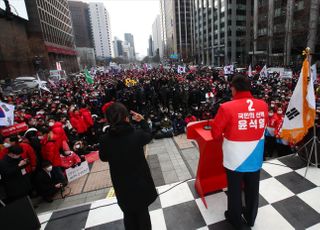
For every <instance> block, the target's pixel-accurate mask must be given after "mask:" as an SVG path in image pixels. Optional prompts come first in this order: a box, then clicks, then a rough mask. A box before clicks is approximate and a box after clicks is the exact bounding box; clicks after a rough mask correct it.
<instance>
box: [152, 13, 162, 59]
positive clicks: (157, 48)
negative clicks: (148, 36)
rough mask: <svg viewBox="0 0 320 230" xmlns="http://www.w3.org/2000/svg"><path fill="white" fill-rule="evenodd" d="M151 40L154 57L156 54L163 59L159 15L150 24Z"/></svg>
mask: <svg viewBox="0 0 320 230" xmlns="http://www.w3.org/2000/svg"><path fill="white" fill-rule="evenodd" d="M152 38H153V50H154V55H156V54H157V53H158V54H159V56H160V57H161V58H162V57H163V47H162V38H161V18H160V15H158V16H157V17H156V19H155V20H154V22H153V24H152Z"/></svg>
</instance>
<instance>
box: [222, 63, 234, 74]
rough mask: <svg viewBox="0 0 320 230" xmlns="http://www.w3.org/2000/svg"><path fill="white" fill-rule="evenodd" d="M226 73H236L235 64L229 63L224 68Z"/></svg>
mask: <svg viewBox="0 0 320 230" xmlns="http://www.w3.org/2000/svg"><path fill="white" fill-rule="evenodd" d="M223 70H224V74H225V75H227V74H233V73H234V66H233V65H227V66H225V67H224V68H223Z"/></svg>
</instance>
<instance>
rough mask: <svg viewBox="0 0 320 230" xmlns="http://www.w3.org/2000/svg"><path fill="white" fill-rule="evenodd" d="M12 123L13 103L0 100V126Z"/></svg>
mask: <svg viewBox="0 0 320 230" xmlns="http://www.w3.org/2000/svg"><path fill="white" fill-rule="evenodd" d="M13 124H14V105H10V104H7V103H4V102H2V101H0V126H11V125H13Z"/></svg>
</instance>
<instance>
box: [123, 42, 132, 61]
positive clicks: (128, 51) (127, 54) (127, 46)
mask: <svg viewBox="0 0 320 230" xmlns="http://www.w3.org/2000/svg"><path fill="white" fill-rule="evenodd" d="M122 49H123V57H124V58H125V59H126V60H128V61H133V60H134V59H135V54H134V48H133V47H132V46H131V43H129V42H128V41H124V42H123V43H122Z"/></svg>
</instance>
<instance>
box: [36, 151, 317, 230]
mask: <svg viewBox="0 0 320 230" xmlns="http://www.w3.org/2000/svg"><path fill="white" fill-rule="evenodd" d="M270 163H275V164H280V165H283V166H279V165H275V164H270ZM304 172H305V163H303V162H302V161H301V160H300V159H299V157H297V156H287V157H284V158H281V159H277V160H271V161H269V163H264V165H263V169H262V170H261V182H260V207H259V211H258V216H257V219H256V223H255V226H254V227H253V228H252V229H281V230H287V229H288V230H289V229H308V230H318V229H320V187H319V186H320V169H317V168H314V167H311V168H309V171H308V174H307V177H306V178H304V177H303V175H304ZM173 185H174V184H173ZM171 186H172V185H165V186H161V187H158V192H159V193H161V192H163V191H165V190H167V189H168V188H170V187H171ZM206 200H207V202H208V206H209V207H208V209H206V208H205V207H204V205H203V203H202V201H201V199H199V196H198V195H197V193H196V192H195V189H194V181H189V182H188V183H183V184H181V185H179V186H177V187H175V188H173V189H172V190H170V191H169V192H167V193H164V194H162V195H161V196H160V197H159V198H158V199H157V200H156V201H155V202H154V203H153V204H152V205H151V206H150V216H151V221H152V226H153V229H155V230H156V229H159V230H164V229H174V230H179V229H181V230H188V229H190V230H191V229H198V230H200V229H201V230H206V229H217V230H219V229H224V230H227V229H231V226H230V225H229V224H228V223H227V222H226V220H225V218H224V211H225V210H226V206H227V196H226V192H225V191H220V192H217V193H214V194H211V195H208V196H206ZM115 201H116V199H115V198H112V199H104V200H99V201H95V202H93V203H90V204H86V205H83V206H79V207H74V208H71V209H65V210H60V211H53V212H49V213H43V214H40V215H39V219H40V222H45V221H48V220H49V221H48V222H47V223H45V224H43V225H42V229H45V230H49V229H69V230H73V229H75V230H79V229H91V230H98V229H110V230H120V229H124V228H123V221H122V218H123V215H122V212H121V210H120V208H119V207H118V206H117V205H110V206H105V207H101V208H96V207H99V206H103V205H108V204H111V203H113V202H115ZM95 208H96V209H95ZM90 209H93V210H90ZM74 213H77V214H75V215H72V214H74ZM70 214H71V215H70ZM65 215H67V217H65V218H61V219H57V218H59V217H62V216H65ZM54 219H56V220H54Z"/></svg>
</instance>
